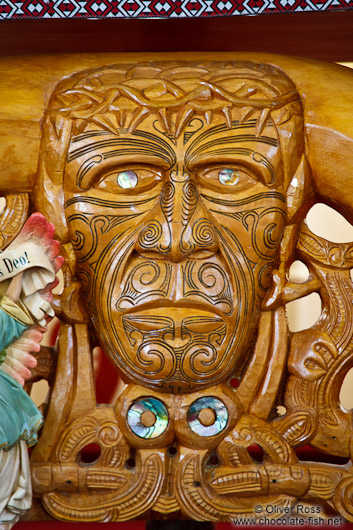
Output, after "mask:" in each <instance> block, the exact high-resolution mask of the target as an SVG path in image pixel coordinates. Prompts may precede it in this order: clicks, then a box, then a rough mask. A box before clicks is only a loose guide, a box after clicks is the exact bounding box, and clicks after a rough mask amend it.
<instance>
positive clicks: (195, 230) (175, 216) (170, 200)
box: [136, 181, 218, 262]
mask: <svg viewBox="0 0 353 530" xmlns="http://www.w3.org/2000/svg"><path fill="white" fill-rule="evenodd" d="M217 249H218V235H217V230H216V228H215V226H214V223H213V222H212V219H210V218H209V212H208V211H207V210H206V208H205V207H204V206H203V204H202V203H201V201H200V199H199V195H198V191H197V188H196V185H195V183H194V182H192V181H187V182H186V183H183V184H182V185H181V184H180V183H177V184H172V183H167V184H166V185H165V186H164V188H163V191H162V195H161V200H160V204H159V205H158V207H157V208H155V209H154V210H153V211H152V212H151V215H150V217H149V220H148V221H146V223H145V224H144V226H143V227H142V230H141V232H140V234H139V238H138V242H137V244H136V250H137V252H139V253H141V254H144V255H146V256H149V257H151V258H152V257H153V255H154V257H156V258H159V259H160V258H162V257H164V258H165V259H168V260H169V261H172V262H179V261H182V260H183V259H185V258H187V257H189V256H190V257H191V256H192V257H194V258H197V257H208V256H210V255H212V254H214V253H215V252H216V251H217ZM156 254H158V256H157V255H156Z"/></svg>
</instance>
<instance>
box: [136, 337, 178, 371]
mask: <svg viewBox="0 0 353 530" xmlns="http://www.w3.org/2000/svg"><path fill="white" fill-rule="evenodd" d="M175 363H176V359H175V355H174V351H173V349H172V348H171V347H170V346H169V345H168V344H166V343H164V342H162V341H158V340H154V341H148V342H145V343H144V344H142V345H141V346H140V347H139V349H138V350H137V352H136V366H135V369H137V370H138V371H140V372H141V374H142V375H143V376H144V377H145V378H147V379H152V380H155V379H161V380H164V379H167V378H169V377H170V376H171V375H172V374H173V373H174V371H175V367H176V366H175Z"/></svg>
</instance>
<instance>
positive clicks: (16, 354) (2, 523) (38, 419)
mask: <svg viewBox="0 0 353 530" xmlns="http://www.w3.org/2000/svg"><path fill="white" fill-rule="evenodd" d="M14 235H16V234H13V236H14ZM53 235H54V226H53V225H52V224H51V223H48V222H47V221H46V219H45V218H44V217H43V215H41V214H39V213H36V214H33V215H32V216H31V217H30V218H29V220H28V221H27V223H26V224H25V225H24V227H23V229H22V230H21V232H20V233H19V234H18V235H17V237H15V239H13V241H12V242H11V244H10V245H9V246H8V247H7V249H6V250H5V251H4V252H1V254H0V282H1V283H0V288H1V290H2V297H1V300H0V349H1V350H2V351H1V353H0V357H1V359H0V362H1V364H0V367H1V369H0V401H1V415H0V449H1V451H0V484H1V486H0V528H1V530H9V529H10V528H11V527H12V526H13V524H14V523H15V522H17V521H18V519H19V518H20V516H21V515H22V514H23V513H25V512H26V511H27V510H29V508H30V507H31V500H32V490H31V479H30V468H29V460H28V453H27V446H29V447H30V446H32V445H34V444H35V443H36V442H37V440H38V430H39V428H40V427H41V425H42V415H41V413H40V412H39V410H38V409H37V408H36V407H35V405H34V403H33V401H32V400H31V398H30V397H29V396H28V394H26V392H25V391H24V390H23V388H22V387H23V385H24V383H25V380H26V379H28V378H29V376H30V375H31V368H34V367H35V366H36V365H37V359H36V358H35V357H34V356H33V355H32V353H36V352H38V351H39V349H40V346H39V343H40V341H41V339H42V335H43V332H44V331H46V327H45V326H46V323H47V318H46V317H53V316H54V311H53V309H52V308H51V305H50V299H51V291H52V289H53V287H54V286H55V285H56V283H57V282H56V277H55V273H56V272H57V271H58V270H59V268H60V266H61V264H62V258H61V256H59V248H60V245H59V243H58V241H55V240H53ZM10 278H11V279H10ZM9 279H10V280H9Z"/></svg>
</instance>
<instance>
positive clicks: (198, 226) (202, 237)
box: [192, 219, 218, 249]
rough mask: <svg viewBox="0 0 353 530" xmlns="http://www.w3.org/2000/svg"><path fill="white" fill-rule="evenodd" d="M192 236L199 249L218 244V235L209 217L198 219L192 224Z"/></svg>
mask: <svg viewBox="0 0 353 530" xmlns="http://www.w3.org/2000/svg"><path fill="white" fill-rule="evenodd" d="M192 237H193V239H194V241H195V244H196V245H197V246H198V248H200V249H208V248H214V247H215V246H218V236H217V233H216V230H215V228H214V225H213V224H212V223H211V221H209V219H199V220H198V221H196V222H195V223H194V224H193V227H192Z"/></svg>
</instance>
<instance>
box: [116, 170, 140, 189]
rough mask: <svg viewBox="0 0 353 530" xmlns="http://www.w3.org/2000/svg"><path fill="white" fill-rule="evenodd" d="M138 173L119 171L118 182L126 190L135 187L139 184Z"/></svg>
mask: <svg viewBox="0 0 353 530" xmlns="http://www.w3.org/2000/svg"><path fill="white" fill-rule="evenodd" d="M137 181H138V179H137V175H136V173H135V171H129V170H128V171H122V172H121V173H119V175H118V178H117V183H118V184H119V186H120V187H121V188H124V190H126V189H128V188H134V187H135V186H136V184H137Z"/></svg>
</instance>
